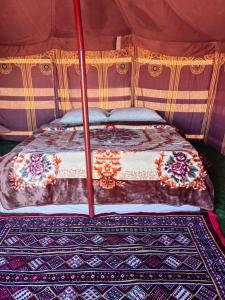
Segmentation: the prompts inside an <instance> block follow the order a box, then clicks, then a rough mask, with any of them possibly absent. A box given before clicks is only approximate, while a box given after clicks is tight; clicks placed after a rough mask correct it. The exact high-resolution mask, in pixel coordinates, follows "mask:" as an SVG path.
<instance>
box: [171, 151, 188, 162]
mask: <svg viewBox="0 0 225 300" xmlns="http://www.w3.org/2000/svg"><path fill="white" fill-rule="evenodd" d="M174 156H175V157H176V160H178V161H180V162H183V161H186V160H187V155H186V154H185V153H183V152H174Z"/></svg>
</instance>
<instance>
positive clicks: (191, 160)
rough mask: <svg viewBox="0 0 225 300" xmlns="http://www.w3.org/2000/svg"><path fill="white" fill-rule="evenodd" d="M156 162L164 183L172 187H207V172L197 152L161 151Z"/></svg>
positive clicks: (200, 188) (201, 189)
mask: <svg viewBox="0 0 225 300" xmlns="http://www.w3.org/2000/svg"><path fill="white" fill-rule="evenodd" d="M155 163H156V165H157V172H158V176H159V178H160V181H161V184H162V185H167V186H170V187H171V188H179V187H182V188H193V189H195V190H199V191H203V190H205V189H206V186H205V183H204V177H206V175H207V174H206V172H205V170H204V167H203V165H202V162H201V160H200V158H199V156H198V154H197V153H195V152H190V153H189V152H185V153H184V152H181V151H173V152H172V153H165V152H161V153H160V157H159V158H158V159H156V160H155Z"/></svg>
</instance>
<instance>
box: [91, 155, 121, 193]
mask: <svg viewBox="0 0 225 300" xmlns="http://www.w3.org/2000/svg"><path fill="white" fill-rule="evenodd" d="M120 158H121V156H120V151H116V150H99V151H96V157H95V163H94V171H95V174H96V176H97V177H98V179H96V180H95V184H96V185H100V186H101V187H102V188H103V189H107V190H109V189H113V188H115V187H116V186H118V187H122V186H123V185H124V184H125V182H123V181H120V180H117V179H116V177H117V176H118V174H119V173H120V171H121V170H122V168H121V164H120Z"/></svg>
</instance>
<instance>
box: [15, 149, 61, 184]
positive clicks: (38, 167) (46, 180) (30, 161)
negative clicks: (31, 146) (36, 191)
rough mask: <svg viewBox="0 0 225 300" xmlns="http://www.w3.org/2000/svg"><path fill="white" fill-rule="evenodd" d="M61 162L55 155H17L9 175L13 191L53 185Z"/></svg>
mask: <svg viewBox="0 0 225 300" xmlns="http://www.w3.org/2000/svg"><path fill="white" fill-rule="evenodd" d="M60 163H61V160H60V159H59V158H58V157H57V156H56V155H55V154H42V153H19V155H18V156H16V157H15V159H14V164H13V168H12V170H11V172H10V174H9V179H10V182H11V186H12V187H13V188H14V189H15V190H23V189H25V188H26V187H46V186H48V185H51V184H54V183H55V179H56V176H57V174H58V172H59V165H60Z"/></svg>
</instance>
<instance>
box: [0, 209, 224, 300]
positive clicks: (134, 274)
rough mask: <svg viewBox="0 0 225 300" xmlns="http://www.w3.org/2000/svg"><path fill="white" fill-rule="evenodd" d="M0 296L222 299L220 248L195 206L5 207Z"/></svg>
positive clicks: (0, 230)
mask: <svg viewBox="0 0 225 300" xmlns="http://www.w3.org/2000/svg"><path fill="white" fill-rule="evenodd" d="M0 299H1V300H10V299H13V300H56V299H58V300H74V299H78V300H79V299H80V300H81V299H84V300H96V299H106V300H107V299H109V300H110V299H112V300H126V299H130V300H145V299H152V300H194V299H199V300H213V299H225V256H224V253H223V252H222V250H221V249H220V248H219V246H218V245H217V243H216V241H215V240H214V238H213V236H212V233H211V232H210V230H209V228H208V226H207V222H206V219H205V216H203V215H198V214H196V215H191V214H190V215H149V214H146V215H145V214H143V215H120V216H119V215H106V216H99V217H95V218H94V219H89V218H88V217H83V216H75V215H69V216H21V217H20V216H7V215H5V216H2V217H0Z"/></svg>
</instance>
